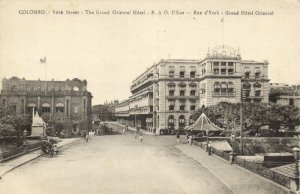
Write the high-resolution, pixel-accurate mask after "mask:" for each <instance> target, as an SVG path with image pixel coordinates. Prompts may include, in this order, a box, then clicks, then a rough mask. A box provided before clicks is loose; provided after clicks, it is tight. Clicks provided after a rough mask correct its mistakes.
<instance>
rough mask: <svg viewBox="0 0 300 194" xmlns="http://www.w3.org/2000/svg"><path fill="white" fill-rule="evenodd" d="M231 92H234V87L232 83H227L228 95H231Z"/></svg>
mask: <svg viewBox="0 0 300 194" xmlns="http://www.w3.org/2000/svg"><path fill="white" fill-rule="evenodd" d="M233 90H234V85H233V82H228V90H227V92H228V94H233Z"/></svg>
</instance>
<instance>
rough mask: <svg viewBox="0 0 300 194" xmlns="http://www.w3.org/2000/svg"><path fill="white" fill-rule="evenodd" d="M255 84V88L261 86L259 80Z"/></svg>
mask: <svg viewBox="0 0 300 194" xmlns="http://www.w3.org/2000/svg"><path fill="white" fill-rule="evenodd" d="M253 86H254V87H255V88H260V87H261V84H260V83H258V82H256V83H255V84H253Z"/></svg>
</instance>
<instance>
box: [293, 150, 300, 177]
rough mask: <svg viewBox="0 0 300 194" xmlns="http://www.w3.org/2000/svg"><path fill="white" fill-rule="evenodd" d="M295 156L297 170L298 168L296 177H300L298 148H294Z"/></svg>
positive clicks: (299, 153)
mask: <svg viewBox="0 0 300 194" xmlns="http://www.w3.org/2000/svg"><path fill="white" fill-rule="evenodd" d="M293 154H294V158H295V161H296V164H295V168H296V176H299V171H300V170H299V167H300V166H299V162H300V148H298V147H294V148H293Z"/></svg>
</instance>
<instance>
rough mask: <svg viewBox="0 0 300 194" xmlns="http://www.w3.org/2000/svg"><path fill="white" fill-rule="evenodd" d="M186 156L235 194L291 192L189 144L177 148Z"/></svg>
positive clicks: (279, 193) (283, 193)
mask: <svg viewBox="0 0 300 194" xmlns="http://www.w3.org/2000/svg"><path fill="white" fill-rule="evenodd" d="M176 148H178V149H179V150H181V151H182V152H183V153H185V154H186V155H188V156H190V157H192V158H193V159H194V160H196V161H197V162H199V163H200V164H201V165H202V166H204V167H205V168H207V169H208V170H209V171H210V172H211V173H212V174H213V175H214V176H216V177H217V178H218V179H219V180H220V181H222V182H223V183H224V185H226V186H227V187H228V188H229V189H230V190H231V191H232V192H233V193H243V194H248V193H249V194H253V193H255V194H260V193H261V194H266V193H270V194H274V193H276V194H286V193H290V190H289V189H287V188H284V187H282V186H280V185H278V184H276V183H274V182H271V181H269V180H267V179H265V178H263V177H261V176H259V175H256V174H254V173H252V172H250V171H247V170H245V169H242V168H241V167H239V166H237V165H230V163H229V162H228V161H225V160H223V159H222V158H219V157H218V156H215V155H211V156H209V155H208V154H207V152H205V151H204V150H203V149H201V148H199V147H197V146H194V145H189V144H179V145H177V146H176Z"/></svg>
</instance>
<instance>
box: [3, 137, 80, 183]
mask: <svg viewBox="0 0 300 194" xmlns="http://www.w3.org/2000/svg"><path fill="white" fill-rule="evenodd" d="M80 140H81V138H69V139H62V141H61V142H58V144H57V147H58V148H61V147H63V146H66V145H70V144H72V143H75V142H77V141H80ZM42 155H43V153H42V152H41V150H40V149H38V150H35V151H32V152H29V153H27V154H24V155H22V156H20V157H17V158H15V159H13V160H10V161H7V162H3V163H0V178H1V177H2V176H3V175H5V174H6V173H8V172H9V171H11V170H13V169H15V168H17V167H19V166H21V165H23V164H25V163H27V162H30V161H31V160H34V159H36V158H38V157H40V156H42Z"/></svg>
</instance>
